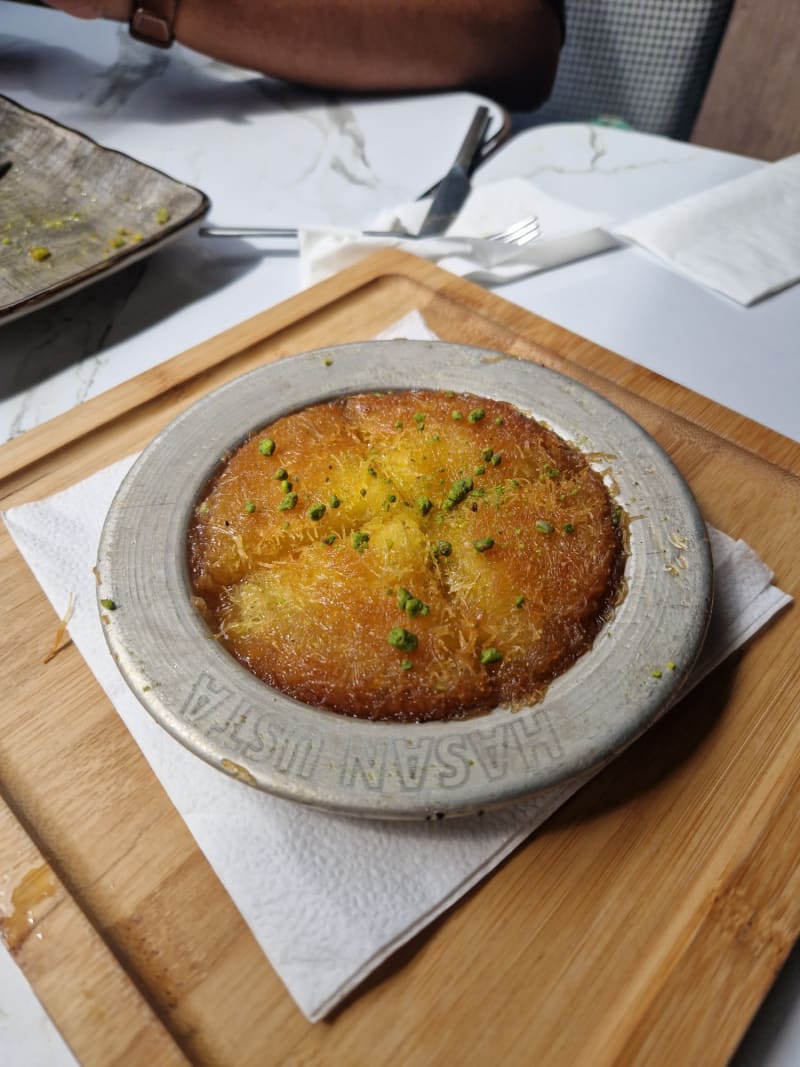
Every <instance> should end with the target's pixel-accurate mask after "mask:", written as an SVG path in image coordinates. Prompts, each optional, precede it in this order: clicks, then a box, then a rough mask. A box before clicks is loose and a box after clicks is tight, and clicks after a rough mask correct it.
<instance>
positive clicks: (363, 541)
mask: <svg viewBox="0 0 800 1067" xmlns="http://www.w3.org/2000/svg"><path fill="white" fill-rule="evenodd" d="M350 540H351V542H352V545H353V548H354V549H355V550H356V552H363V551H364V549H365V548H366V547H367V541H369V534H368V533H364V532H363V530H354V531H353V535H352V537H351V538H350Z"/></svg>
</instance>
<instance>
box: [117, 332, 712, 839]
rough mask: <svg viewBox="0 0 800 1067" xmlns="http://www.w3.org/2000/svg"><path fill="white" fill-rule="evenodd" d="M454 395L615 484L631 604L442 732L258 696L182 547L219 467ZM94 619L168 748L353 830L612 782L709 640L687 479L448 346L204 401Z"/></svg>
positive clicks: (575, 392) (328, 366)
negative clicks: (270, 441) (201, 608)
mask: <svg viewBox="0 0 800 1067" xmlns="http://www.w3.org/2000/svg"><path fill="white" fill-rule="evenodd" d="M414 388H419V389H452V390H455V391H456V392H468V393H473V394H475V395H477V396H483V397H487V398H492V399H497V400H506V401H509V402H511V403H513V404H515V405H516V406H517V407H518V408H520V410H522V411H524V412H526V413H528V414H530V415H532V416H533V417H535V418H537V419H539V420H540V421H542V422H544V423H546V424H548V425H550V426H551V427H552V428H553V429H554V430H556V431H557V432H558V433H560V434H561V436H563V437H564V438H566V439H567V440H570V441H572V442H573V443H574V444H575V445H576V447H578V448H579V449H580V450H581V451H583V452H585V453H591V454H597V455H599V456H603V457H607V458H604V459H603V460H602V461H596V462H597V465H598V469H599V468H610V471H609V473H608V474H607V475H606V479H607V484H609V485H610V486H611V487H612V491H613V495H614V496H615V498H616V499H617V500H618V502H619V503H620V504H621V505H622V506H623V507H624V509H625V511H626V512H627V514H628V515H629V517H630V522H629V533H628V540H629V555H628V558H627V561H626V568H625V583H626V595H625V597H624V599H623V601H622V603H621V605H620V606H619V607H618V609H617V610H616V612H615V615H614V618H613V619H612V620H611V621H610V622H609V623H608V624H607V625H606V626H605V628H604V629H603V630H602V631H601V633H600V635H599V636H598V637H597V639H596V640H595V642H594V645H593V647H592V648H591V649H590V650H589V651H588V652H587V653H586V654H585V655H584V656H583V657H581V658H580V659H579V660H578V661H577V662H576V663H575V664H574V665H573V666H572V667H571V668H570V669H569V670H568V671H567V672H566V673H565V674H563V675H562V676H561V677H560V678H558V679H557V680H556V681H555V682H553V683H552V684H551V686H550V687H549V689H548V691H547V693H546V695H545V698H544V700H542V701H541V702H540V703H539V704H536V705H533V706H531V707H526V708H523V709H521V710H517V711H512V710H510V709H508V708H502V707H501V708H496V709H495V710H494V711H492V712H490V713H488V714H486V715H481V716H476V717H473V718H469V719H462V720H458V721H455V722H448V723H426V724H416V723H411V724H399V723H373V722H365V721H362V720H359V719H356V718H350V717H347V716H343V715H338V714H335V713H333V712H329V711H326V710H322V709H319V708H313V707H309V706H307V705H304V704H301V703H299V702H297V701H295V700H292V699H290V698H288V697H286V696H284V695H283V694H281V693H279V692H277V691H275V690H274V689H272V688H271V687H269V686H267V685H265V684H264V683H262V682H261V681H260V680H259V679H257V678H256V677H255V676H253V675H252V674H250V672H249V671H247V670H246V669H245V668H244V667H243V666H242V665H240V664H239V663H238V662H236V660H234V659H233V657H232V656H230V655H229V653H227V652H226V651H225V649H224V648H222V647H220V645H219V644H218V643H217V642H216V641H214V640H213V638H212V637H211V636H210V634H209V631H208V630H207V628H206V626H205V624H204V623H203V622H202V620H201V619H200V617H199V615H198V614H197V613H196V612H195V610H194V608H193V607H192V605H191V600H190V597H191V589H190V584H189V576H188V567H187V561H186V547H185V545H186V531H187V526H188V522H189V520H190V517H191V514H192V509H193V507H194V506H195V505H196V503H197V500H198V498H199V497H200V495H201V493H202V491H203V489H204V488H205V486H206V485H207V483H208V480H209V478H210V477H211V475H212V474H213V473H214V471H215V470H216V469H217V468H218V466H219V464H220V462H221V461H222V459H223V457H224V456H225V454H226V453H227V452H229V451H230V449H232V448H234V447H236V446H237V445H238V444H239V443H240V442H241V441H242V440H244V439H245V438H246V437H247V436H248V435H249V434H250V433H252V432H254V431H256V430H258V429H259V428H261V427H263V426H265V425H267V424H268V423H271V422H273V421H274V420H275V419H277V418H279V417H281V416H282V415H284V414H287V413H288V412H290V411H295V410H298V409H300V408H303V407H306V406H308V405H310V404H315V403H319V402H323V401H326V400H330V399H333V398H334V397H337V396H341V395H344V394H348V393H358V392H372V391H384V390H399V389H414ZM98 576H99V580H98V590H97V594H98V602H100V601H101V600H111V601H113V602H114V604H115V609H114V610H113V611H108V610H106V609H105V608H103V607H102V605H100V607H99V610H100V613H101V617H102V621H103V629H104V632H105V635H106V639H107V641H108V644H109V647H110V649H111V652H112V654H113V656H114V658H115V660H116V662H117V664H118V666H119V669H120V670H121V672H122V674H123V676H124V677H125V679H126V681H127V683H128V685H129V686H130V688H131V690H132V691H133V693H134V694H135V695H136V696H137V698H138V699H139V701H140V702H141V703H142V704H143V706H144V707H145V708H146V709H147V711H148V712H149V713H150V714H151V715H152V716H153V717H154V718H155V720H156V721H157V722H158V723H160V725H161V726H163V727H164V728H165V729H166V730H167V731H169V733H171V734H172V735H173V736H174V737H175V738H177V739H178V740H179V741H180V742H182V744H184V745H185V746H186V747H187V748H189V749H190V750H191V751H192V752H194V753H195V754H196V755H197V756H199V757H201V758H202V759H204V760H206V761H207V762H208V763H210V764H211V765H212V766H215V767H217V768H219V769H220V770H222V771H224V772H225V773H227V774H229V775H232V776H234V777H236V778H238V779H240V780H241V781H242V782H245V783H246V784H247V785H249V786H255V787H257V788H259V789H263V790H265V791H267V792H270V793H273V794H275V795H277V796H280V797H283V798H286V799H291V800H295V801H299V802H301V803H305V804H309V805H312V806H315V807H318V808H322V809H325V810H329V811H337V812H340V813H345V814H350V815H358V816H368V817H377V818H400V819H422V818H426V819H431V818H443V817H445V816H454V815H465V814H472V813H476V812H481V811H485V810H489V809H491V808H495V807H499V806H502V805H505V804H510V803H513V802H516V801H520V800H522V799H524V798H527V797H530V796H533V795H535V794H538V793H541V792H544V791H546V790H548V789H552V788H554V787H556V786H562V785H565V784H567V783H569V782H573V781H575V780H577V779H579V778H581V777H582V776H584V775H586V774H587V773H589V772H590V771H593V770H596V769H599V768H600V767H602V766H604V765H605V764H607V763H608V762H609V761H610V760H612V759H613V758H614V757H615V756H616V755H618V754H619V753H620V752H621V751H622V750H623V749H625V748H626V747H627V746H628V745H629V744H631V742H633V741H634V740H635V739H636V738H637V737H639V736H640V735H641V734H642V733H643V732H644V731H645V730H646V729H648V727H650V726H651V725H652V724H653V723H654V722H655V721H656V720H657V719H659V718H660V717H661V716H662V715H663V714H664V713H665V712H666V711H667V709H668V708H669V707H671V706H672V705H673V704H674V703H675V701H676V700H677V699H678V697H679V696H680V694H681V692H682V690H683V688H684V685H685V683H686V681H687V678H688V676H689V674H690V672H691V668H692V666H693V664H694V662H695V660H696V658H697V655H698V654H699V651H700V649H701V647H702V643H703V640H704V637H705V634H706V630H707V627H708V621H709V617H710V612H711V604H712V594H713V571H712V562H711V552H710V546H709V540H708V532H707V529H706V526H705V523H704V521H703V519H702V516H701V515H700V512H699V510H698V508H697V505H696V502H695V500H694V497H693V496H692V493H691V491H690V490H689V488H688V486H687V485H686V483H685V481H684V480H683V478H682V477H681V475H680V474H679V472H678V471H677V469H676V467H675V466H674V464H673V463H672V461H671V460H670V458H669V457H668V456H667V454H666V453H665V452H664V451H663V450H662V449H661V447H660V446H659V445H658V444H657V443H656V442H655V441H654V440H653V438H652V437H651V436H650V435H649V434H648V433H647V432H646V431H645V430H644V429H642V427H640V426H639V425H638V424H637V423H636V422H635V421H634V420H633V419H631V418H630V417H629V416H628V415H627V414H625V413H624V412H622V411H621V410H620V409H619V408H617V407H615V406H614V405H613V404H611V403H610V402H609V401H607V400H605V399H604V398H602V397H600V396H599V395H598V394H597V393H595V392H593V391H592V390H590V389H588V388H586V387H585V386H583V385H581V384H579V383H577V382H575V381H573V380H572V379H570V378H568V377H565V376H564V375H561V374H558V373H557V372H555V371H552V370H550V369H548V368H545V367H542V366H540V365H538V364H536V363H532V362H529V361H526V360H520V359H516V358H514V357H511V356H508V355H506V354H504V353H499V352H492V351H487V350H484V349H480V348H475V347H471V346H468V345H458V344H449V343H446V342H440V341H408V340H395V341H370V342H362V343H356V344H349V345H341V346H335V347H331V348H325V349H319V350H315V351H312V352H307V353H303V354H301V355H297V356H293V357H287V358H285V359H282V360H279V361H278V362H275V363H270V364H268V365H266V366H264V367H261V368H259V369H257V370H254V371H251V372H250V373H248V374H246V375H244V376H242V377H240V378H237V379H235V380H234V381H232V382H230V383H228V384H227V385H225V386H223V387H221V388H220V389H218V390H216V391H214V392H212V393H210V394H209V395H208V396H206V397H204V398H203V399H201V400H200V401H198V402H197V403H196V404H194V405H193V406H192V407H191V408H189V409H188V410H187V411H186V412H184V413H183V414H182V415H180V416H179V417H178V418H177V419H175V420H174V421H173V422H172V423H171V424H170V425H169V426H167V427H166V429H164V430H163V431H162V432H161V433H160V434H159V436H158V437H157V438H156V439H155V440H154V441H153V442H152V443H151V444H150V445H149V446H148V447H147V448H146V449H145V450H144V452H143V453H142V454H141V456H140V457H139V458H138V459H137V461H136V462H135V464H134V466H133V467H132V469H131V471H130V472H129V474H128V476H127V477H126V479H125V480H124V482H123V484H122V486H121V487H120V489H119V491H118V493H117V495H116V497H115V499H114V501H113V503H112V505H111V508H110V510H109V513H108V516H107V518H106V522H105V525H104V529H103V533H102V537H101V542H100V548H99V554H98Z"/></svg>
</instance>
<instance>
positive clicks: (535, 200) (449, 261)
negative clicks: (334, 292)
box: [299, 178, 619, 285]
mask: <svg viewBox="0 0 800 1067" xmlns="http://www.w3.org/2000/svg"><path fill="white" fill-rule="evenodd" d="M429 206H430V200H417V201H414V202H412V203H410V204H401V205H399V206H398V207H395V208H392V209H391V210H389V211H384V212H382V213H381V214H380V215H378V216H377V218H375V219H373V221H372V222H371V223H370V226H369V227H368V228H369V229H378V230H401V231H405V232H406V233H417V231H418V230H419V227H420V225H421V224H422V220H423V219H424V217H425V215H426V214H427V211H428V207H429ZM533 216H535V217H536V218H537V219H538V220H539V223H540V226H541V232H542V236H541V237H539V238H538V239H537V240H536V241H534V242H533V243H532V244H529V245H527V246H525V247H524V248H518V247H515V246H513V245H506V244H501V243H500V242H498V241H488V240H485V239H484V238H486V237H488V236H489V235H490V234H494V233H500V232H502V231H503V230H505V229H507V228H508V227H509V226H512V225H514V224H515V223H517V222H520V221H521V220H522V219H528V218H532V217H533ZM607 221H608V220H607V217H606V216H605V215H597V214H594V213H592V212H588V211H584V210H583V209H582V208H577V207H573V206H572V205H570V204H566V203H564V202H563V201H561V200H555V199H554V198H553V197H551V196H548V195H547V194H546V193H544V192H542V190H541V189H539V188H538V187H537V186H536V185H534V184H533V182H530V181H527V180H525V179H524V178H509V179H506V180H504V181H498V182H493V183H489V184H486V185H479V186H476V187H475V188H473V189H472V191H471V192H470V195H469V196H468V198H467V200H466V202H465V203H464V206H463V207H462V209H461V211H460V212H459V214H458V217H457V218H456V220H455V221H454V222H453V224H452V225H451V226H450V228H449V229H448V231H447V236H445V237H430V238H424V239H421V240H418V241H403V240H400V239H399V238H398V239H393V238H391V237H388V238H387V237H365V236H364V235H363V233H361V232H360V231H357V230H345V229H337V228H335V227H317V228H313V229H312V228H309V229H305V230H301V231H300V235H299V246H300V270H301V276H302V279H303V283H304V284H305V285H313V284H314V283H315V282H318V281H321V280H322V279H323V278H327V277H328V276H329V275H331V274H335V273H336V272H337V271H339V270H343V269H344V268H345V267H349V266H351V265H352V264H353V263H357V262H358V261H359V260H360V259H363V258H364V257H365V256H368V255H370V254H371V253H372V252H374V251H375V250H376V249H377V248H402V249H405V250H406V251H408V252H413V253H414V255H416V256H421V257H422V258H423V259H428V260H431V261H432V262H434V263H438V264H439V265H440V266H442V267H444V268H445V269H446V270H449V271H451V272H452V273H453V274H459V275H461V276H462V277H468V278H471V279H473V280H474V281H477V282H480V283H482V284H485V285H492V284H494V285H497V284H500V283H502V282H509V281H515V280H516V279H518V278H522V277H524V276H525V275H526V274H531V273H533V272H535V271H539V270H546V269H548V268H550V267H558V266H561V265H562V264H564V263H571V262H573V261H574V260H577V259H582V258H583V257H585V256H591V255H594V254H595V253H597V252H604V251H606V250H607V249H609V248H616V247H617V246H618V245H619V242H618V240H617V239H616V238H615V237H612V236H611V234H610V233H609V232H608V230H606V229H604V228H603V225H604V223H606V222H607ZM465 237H468V238H470V240H469V241H465V240H464V238H465ZM451 238H453V239H452V240H451ZM456 238H457V239H456Z"/></svg>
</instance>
